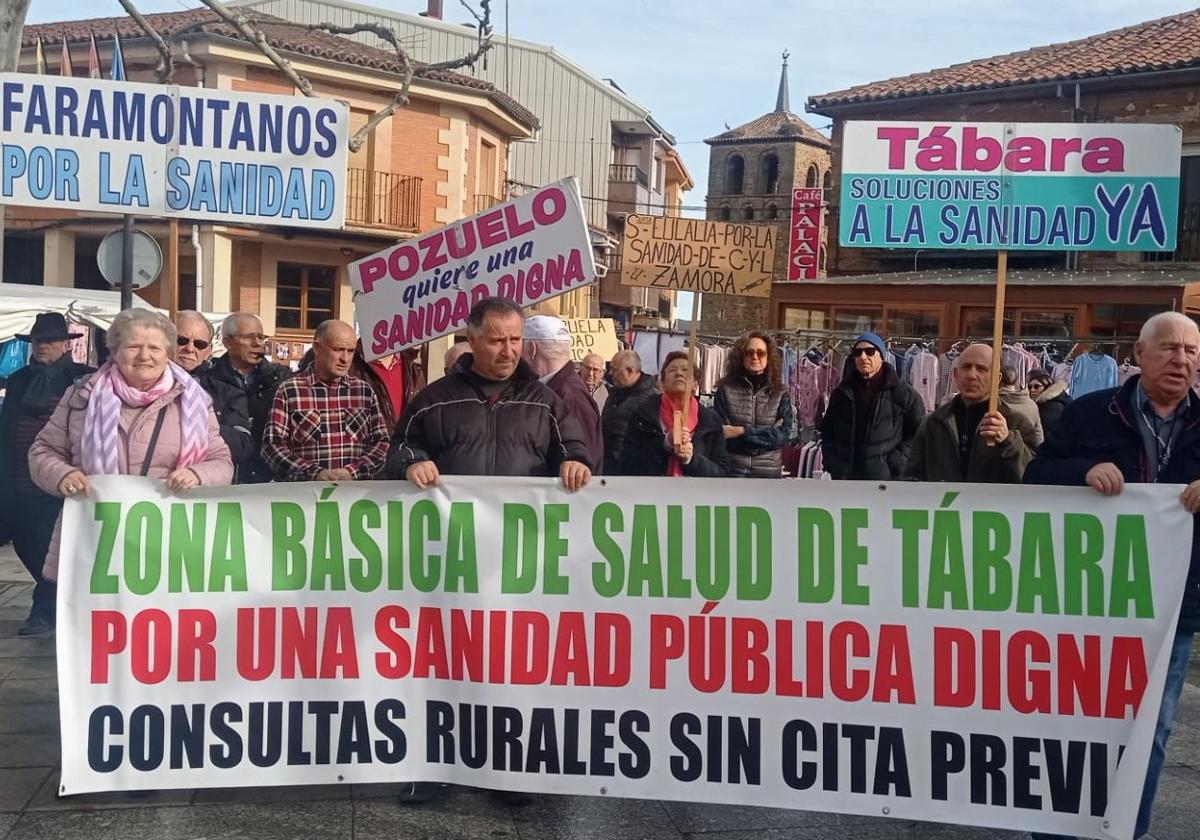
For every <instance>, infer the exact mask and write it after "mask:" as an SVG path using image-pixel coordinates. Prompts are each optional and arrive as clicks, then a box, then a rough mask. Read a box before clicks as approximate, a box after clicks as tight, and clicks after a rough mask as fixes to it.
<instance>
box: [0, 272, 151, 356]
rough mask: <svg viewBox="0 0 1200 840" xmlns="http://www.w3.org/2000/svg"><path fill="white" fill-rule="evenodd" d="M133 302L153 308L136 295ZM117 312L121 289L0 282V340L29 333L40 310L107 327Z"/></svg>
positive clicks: (78, 321)
mask: <svg viewBox="0 0 1200 840" xmlns="http://www.w3.org/2000/svg"><path fill="white" fill-rule="evenodd" d="M133 305H134V306H138V307H142V308H145V309H153V307H152V306H150V304H148V303H146V301H144V300H142V299H141V298H140V297H138V296H137V295H134V296H133ZM120 311H121V293H120V292H97V291H92V290H90V289H64V288H59V287H57V286H24V285H20V284H17V283H0V343H2V342H5V341H8V340H9V339H11V338H14V337H15V336H16V335H17V334H18V333H21V334H24V333H28V332H29V331H30V330H31V329H33V320H34V318H36V317H37V315H38V313H39V312H60V313H62V315H63V316H64V317H65V318H66V319H67V323H72V324H86V325H88V326H90V327H95V328H97V329H101V330H106V329H108V328H109V327H111V326H112V322H113V318H115V317H116V316H117V313H118V312H120Z"/></svg>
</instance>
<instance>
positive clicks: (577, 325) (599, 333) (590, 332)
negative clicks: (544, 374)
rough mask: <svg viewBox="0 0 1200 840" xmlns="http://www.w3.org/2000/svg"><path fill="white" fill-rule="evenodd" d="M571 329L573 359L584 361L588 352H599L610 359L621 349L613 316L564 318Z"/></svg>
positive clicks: (606, 358) (605, 358) (607, 359)
mask: <svg viewBox="0 0 1200 840" xmlns="http://www.w3.org/2000/svg"><path fill="white" fill-rule="evenodd" d="M563 323H565V324H566V325H567V329H568V330H570V331H571V361H573V362H582V361H583V357H584V356H586V355H587V354H588V353H599V354H600V355H601V356H602V357H603V358H604V361H606V362H607V361H609V360H611V359H612V357H613V356H614V355H615V354H616V352H617V351H618V350H620V349H621V346H620V344H619V343H618V342H617V328H616V325H615V324H613V319H612V318H563Z"/></svg>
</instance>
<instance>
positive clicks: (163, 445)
mask: <svg viewBox="0 0 1200 840" xmlns="http://www.w3.org/2000/svg"><path fill="white" fill-rule="evenodd" d="M182 393H183V386H182V385H176V386H175V387H174V388H172V389H171V390H170V391H168V392H167V393H165V394H163V395H162V396H161V397H160V398H159V399H157V400H155V401H154V402H153V403H151V404H150V405H148V406H146V407H145V408H131V407H129V406H126V405H122V406H121V420H120V424H119V429H118V432H117V434H118V437H119V439H120V445H119V450H118V452H117V465H118V468H119V469H120V472H121V475H141V474H142V464H144V463H145V461H146V451H147V450H148V449H149V448H150V438H151V436H152V435H153V434H154V425H155V423H156V421H157V420H158V412H159V409H161V408H163V407H164V406H165V408H166V416H165V417H164V418H163V424H162V429H161V430H160V431H159V433H158V442H157V443H156V444H155V446H154V453H153V454H152V455H151V458H150V469H149V471H148V472H147V473H146V477H147V478H160V479H161V478H166V477H167V476H168V475H170V474H171V473H173V472H175V463H176V461H177V460H178V459H179V441H180V424H179V395H180V394H182ZM91 396H92V381H91V377H90V376H89V377H87V378H86V379H82V380H80V381H79V382H77V383H75V385H73V386H72V387H71V388H70V389H69V390H68V391H67V393H65V394H64V395H63V398H62V400H61V401H60V402H59V404H58V408H56V409H54V414H53V415H52V416H51V417H50V422H49V423H47V424H46V425H45V426H44V427H43V428H42V431H41V432H40V433H39V434H38V436H37V438H36V439H35V440H34V442H33V446H32V447H31V448H30V450H29V475H30V477H32V478H33V483H34V484H36V485H37V486H38V487H40V488H42V490H44V491H45V492H47V493H49V494H50V495H52V496H60V497H61V496H62V493H60V492H59V491H58V485H59V484H60V483H62V480H63V479H64V478H66V476H67V475H68V474H69V473H71V472H72V471H74V470H82V469H83V466H82V465H83V448H82V441H83V418H84V415H85V413H86V409H87V404H88V400H89V399H90V398H91ZM191 468H192V469H193V470H195V472H196V475H198V476H199V477H200V483H201V484H202V485H206V486H220V485H224V484H228V483H229V482H230V481H231V480H232V479H233V460H232V459H231V458H230V457H229V447H228V446H226V445H225V441H223V440H222V439H221V428H220V426H219V425H218V424H217V416H216V415H215V414H214V413H213V410H212V407H211V406H209V409H208V455H207V456H206V457H205V459H204V460H203V461H201V462H200V463H198V464H192V465H191ZM61 528H62V516H61V515H60V516H59V519H58V522H56V523H55V525H54V537H53V539H51V541H50V550H49V551H48V552H47V553H46V565H45V566H44V567H43V569H42V576H43V577H45V578H46V580H57V579H58V547H59V530H60V529H61Z"/></svg>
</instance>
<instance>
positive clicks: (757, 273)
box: [621, 214, 779, 297]
mask: <svg viewBox="0 0 1200 840" xmlns="http://www.w3.org/2000/svg"><path fill="white" fill-rule="evenodd" d="M778 236H779V231H778V230H777V229H776V228H775V227H774V226H770V225H744V224H738V223H736V222H708V221H705V220H704V219H684V218H680V217H677V216H639V215H636V214H631V215H629V216H626V217H625V233H624V237H623V239H622V244H621V285H623V286H647V287H651V288H655V289H672V290H676V291H685V292H715V293H717V294H721V295H749V296H750V297H770V296H771V275H772V272H773V271H774V269H775V240H776V238H777V237H778Z"/></svg>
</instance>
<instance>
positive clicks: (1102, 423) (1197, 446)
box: [1025, 312, 1200, 838]
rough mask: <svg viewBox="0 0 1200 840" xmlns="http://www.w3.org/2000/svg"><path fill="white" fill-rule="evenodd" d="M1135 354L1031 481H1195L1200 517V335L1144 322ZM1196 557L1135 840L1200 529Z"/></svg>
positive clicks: (1177, 681) (1156, 766) (1166, 715)
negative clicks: (1137, 370)
mask: <svg viewBox="0 0 1200 840" xmlns="http://www.w3.org/2000/svg"><path fill="white" fill-rule="evenodd" d="M1135 353H1136V354H1137V360H1138V364H1139V365H1140V366H1141V375H1140V376H1134V377H1131V378H1130V379H1129V380H1128V381H1127V382H1126V383H1125V384H1124V385H1123V386H1122V387H1121V388H1119V389H1116V388H1113V389H1109V390H1105V391H1094V392H1092V393H1090V394H1086V395H1084V396H1082V397H1080V398H1079V399H1078V400H1076V401H1074V402H1072V403H1071V404H1070V405H1068V406H1067V408H1066V410H1065V411H1064V412H1063V416H1062V421H1061V422H1060V423H1059V425H1058V426H1057V428H1055V429H1054V430H1053V432H1052V433H1051V435H1050V437H1049V438H1048V439H1047V440H1046V442H1045V443H1043V444H1042V447H1041V448H1040V449H1039V450H1038V452H1037V455H1036V456H1035V457H1034V459H1033V462H1032V463H1031V464H1030V465H1029V469H1028V470H1027V471H1026V473H1025V483H1027V484H1060V485H1083V484H1086V485H1088V486H1089V487H1091V488H1092V489H1094V490H1095V491H1096V492H1098V493H1100V494H1102V495H1105V496H1116V495H1118V494H1119V493H1120V492H1121V490H1122V488H1123V487H1124V485H1125V484H1126V483H1138V484H1140V483H1150V482H1162V483H1165V484H1186V485H1187V489H1185V490H1184V491H1183V494H1182V496H1181V497H1180V501H1181V503H1182V504H1183V506H1184V507H1185V508H1186V509H1187V510H1188V512H1189V513H1193V514H1195V513H1197V512H1200V398H1197V396H1196V395H1195V394H1194V393H1193V392H1192V390H1191V385H1192V383H1193V382H1194V381H1195V379H1196V368H1197V363H1198V361H1200V330H1198V329H1197V327H1196V324H1195V322H1194V321H1192V320H1191V319H1190V318H1188V317H1187V316H1185V315H1182V314H1180V313H1178V312H1164V313H1160V314H1158V315H1155V316H1154V317H1152V318H1151V319H1150V320H1148V321H1147V322H1146V323H1145V324H1144V325H1143V327H1142V332H1141V336H1140V337H1139V339H1138V342H1137V344H1136V345H1135ZM1190 558H1191V565H1190V568H1189V571H1188V577H1187V585H1186V588H1185V589H1184V593H1183V606H1182V608H1181V611H1180V614H1179V623H1178V625H1177V627H1176V632H1175V641H1174V643H1173V645H1172V649H1171V658H1170V664H1169V665H1168V668H1167V681H1166V684H1165V686H1164V687H1163V698H1162V705H1161V707H1160V708H1159V713H1158V724H1157V727H1156V728H1155V732H1154V744H1153V747H1152V748H1151V752H1150V764H1149V766H1148V768H1147V770H1146V782H1145V785H1144V787H1143V789H1142V797H1141V804H1140V806H1139V808H1138V817H1137V827H1136V830H1135V831H1134V835H1133V836H1134V837H1140V836H1141V835H1143V834H1145V833H1146V832H1147V831H1148V830H1149V828H1150V812H1151V808H1152V806H1153V804H1154V795H1155V793H1156V791H1157V789H1158V779H1159V776H1160V774H1161V773H1162V769H1163V764H1164V762H1165V760H1166V747H1167V738H1168V737H1169V736H1170V734H1171V726H1172V724H1173V723H1174V719H1175V709H1176V707H1177V706H1178V703H1179V696H1180V694H1181V692H1182V690H1183V682H1184V677H1185V676H1186V675H1187V668H1188V659H1189V657H1190V655H1191V650H1192V639H1193V637H1194V635H1195V633H1196V631H1197V630H1200V522H1198V523H1197V527H1196V528H1195V529H1194V530H1193V532H1192V545H1191V551H1190ZM1034 836H1035V837H1039V836H1040V837H1042V838H1048V837H1051V836H1052V835H1034Z"/></svg>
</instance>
